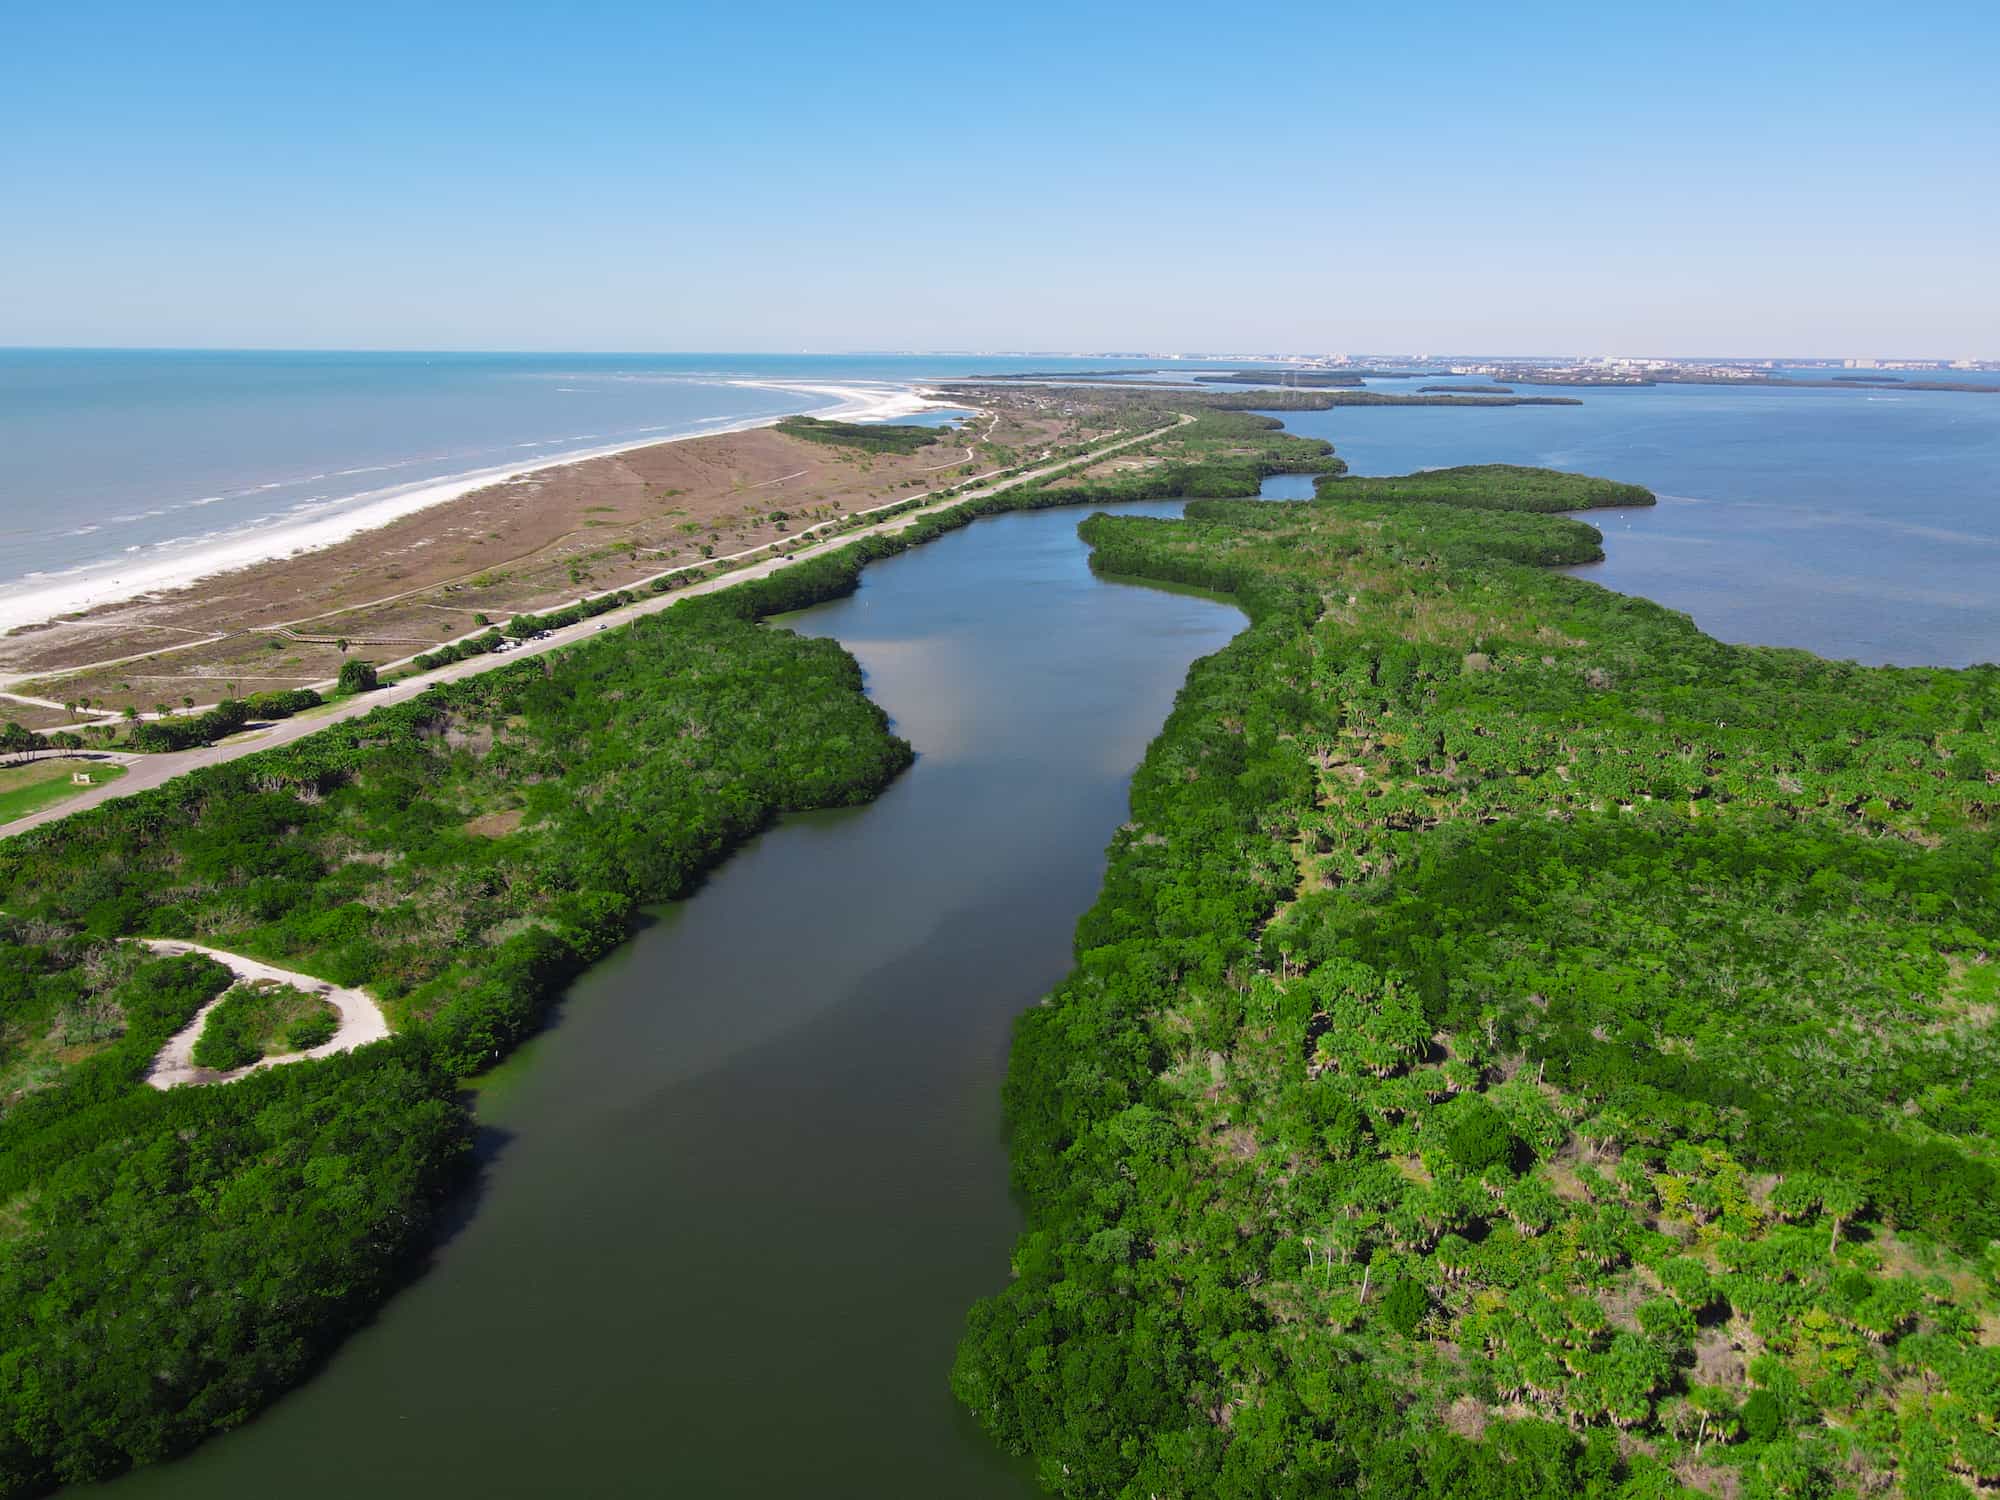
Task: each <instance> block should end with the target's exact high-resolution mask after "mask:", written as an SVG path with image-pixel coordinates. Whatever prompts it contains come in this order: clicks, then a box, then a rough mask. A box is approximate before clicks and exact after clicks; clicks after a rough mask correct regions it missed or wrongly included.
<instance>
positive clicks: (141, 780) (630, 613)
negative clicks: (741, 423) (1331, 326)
mask: <svg viewBox="0 0 2000 1500" xmlns="http://www.w3.org/2000/svg"><path fill="white" fill-rule="evenodd" d="M1190 420H1192V419H1191V418H1188V417H1182V418H1181V421H1182V422H1183V423H1185V422H1187V421H1190ZM1163 430H1164V429H1159V428H1155V429H1154V430H1152V431H1150V432H1141V433H1138V434H1136V435H1134V436H1132V437H1129V438H1120V439H1118V440H1117V441H1115V442H1110V443H1106V444H1104V445H1102V446H1101V447H1098V448H1094V449H1092V450H1091V451H1090V452H1088V453H1085V454H1083V455H1081V456H1079V457H1076V458H1066V459H1062V460H1060V461H1059V462H1056V463H1051V464H1044V465H1042V466H1040V467H1039V468H1034V469H1029V470H1026V471H1024V472H1023V473H1020V474H1017V475H1016V476H1015V477H1014V478H1012V479H1008V480H1003V481H1001V482H1000V483H998V484H990V485H985V486H982V487H980V488H978V489H971V490H963V491H959V492H955V493H951V494H950V495H949V496H948V498H944V499H940V500H938V501H936V502H935V503H933V504H930V505H925V506H921V507H919V508H918V509H916V510H913V511H907V512H905V513H904V514H902V515H899V516H895V517H893V518H891V519H889V520H887V521H883V522H880V523H878V524H877V525H874V526H868V527H863V528H861V529H859V530H856V531H849V532H844V533H842V534H841V535H839V536H837V537H834V538H832V539H830V540H828V541H825V542H821V543H819V544H817V545H815V546H811V547H805V548H801V549H800V550H799V551H797V552H795V553H793V554H792V556H791V557H790V558H782V557H773V558H769V559H766V560H765V561H763V562H757V563H751V564H749V565H747V566H745V567H742V568H739V569H737V570H736V571H735V572H733V573H725V574H723V575H722V576H721V577H719V578H710V579H705V580H703V581H702V582H700V583H697V584H691V585H689V586H688V587H686V588H683V589H676V590H674V591H673V592H671V593H666V594H655V595H651V596H649V597H647V598H645V599H641V600H638V601H637V602H635V603H633V604H629V605H626V606H625V607H623V608H621V609H614V610H608V611H606V612H605V613H604V614H601V615H598V616H597V617H596V618H595V619H591V620H583V621H579V622H578V623H577V624H575V625H567V626H564V627H563V628H562V629H560V630H556V631H551V632H550V634H549V636H548V639H546V640H540V641H528V642H526V643H524V644H523V645H522V646H521V647H520V648H519V649H517V650H514V651H509V652H507V653H505V654H504V655H499V656H492V655H488V656H473V657H468V658H467V659H466V660H464V661H458V662H453V663H451V664H450V665H449V666H445V667H439V668H438V669H437V670H436V671H433V672H425V673H422V674H420V675H418V676H415V677H407V678H405V679H403V680H402V681H401V682H398V683H395V684H392V685H391V686H389V687H386V688H383V689H382V690H381V691H379V692H374V693H363V694H360V695H359V696H357V697H353V698H345V699H342V700H340V701H339V702H337V703H335V704H333V705H331V706H330V707H328V708H325V709H314V710H309V711H307V712H306V713H303V714H300V715H299V716H297V717H296V718H291V719H281V720H279V721H278V722H277V723H275V724H271V725H268V726H266V727H265V728H263V729H258V730H253V731H251V732H250V733H248V734H242V735H235V736H232V737H231V738H230V739H228V740H225V741H223V742H222V743H220V744H215V745H206V746H203V747H202V748H200V749H197V750H180V751H175V752H173V753H171V754H162V755H145V756H134V757H132V758H130V759H129V760H128V761H127V762H126V771H125V774H124V775H123V776H121V777H120V778H119V779H118V780H116V781H113V782H108V783H106V784H105V785H103V786H100V787H97V788H94V789H93V790H91V791H88V792H84V793H81V794H80V795H78V796H75V797H70V798H66V799H65V800H63V801H61V802H58V803H56V804H54V805H53V806H50V807H45V808H43V809H42V810H41V811H39V812H32V813H29V814H28V815H27V816H26V817H22V818H16V819H15V820H14V821H13V822H11V823H8V824H5V825H0V838H11V837H13V836H14V835H15V834H21V833H26V832H28V831H29V830H30V829H33V828H39V827H41V826H42V825H43V824H44V823H53V822H56V821H57V820H59V819H62V818H66V817H68V816H69V815H70V814H72V813H78V812H82V811H84V810H85V809H87V808H92V807H95V806H97V805H98V804H99V803H100V802H108V801H110V800H111V799H112V798H114V797H129V796H131V795H132V794H133V793H134V792H144V791H149V790H151V789H152V788H154V787H156V786H159V785H161V784H162V783H164V782H167V781H171V780H172V779H173V778H174V777H176V776H180V775H184V774H186V773H187V772H189V771H192V770H195V769H197V768H199V767H201V766H215V765H221V764H222V763H223V762H224V761H231V760H236V759H238V758H240V757H242V756H245V755H255V754H256V753H257V752H258V751H260V750H270V749H274V748H275V747H277V746H279V745H289V744H291V743H292V742H293V741H294V740H301V739H304V738H305V737H306V736H307V735H309V734H316V733H318V732H319V731H320V730H322V729H325V728H327V727H328V726H329V725H332V724H338V723H341V722H342V721H344V720H347V719H354V718H359V717H360V716H361V715H362V714H365V713H369V712H371V711H372V710H374V709H376V708H379V707H381V706H382V705H383V704H385V703H401V702H403V701H405V700H406V699H410V698H414V697H416V696H417V694H419V693H421V692H423V691H424V690H425V689H426V688H430V687H435V686H436V685H437V684H439V683H441V682H455V681H457V680H458V679H459V678H461V677H471V676H474V675H476V674H477V673H480V672H491V671H494V670H496V669H497V668H500V667H507V666H512V665H513V664H514V663H515V662H517V661H520V660H521V659H522V658H523V657H528V656H540V655H542V654H543V653H545V652H549V651H559V650H561V649H562V648H563V647H564V646H568V645H573V644H574V643H576V642H577V641H580V640H585V639H587V638H588V637H590V636H593V635H595V634H597V632H598V631H600V630H603V629H605V628H607V627H608V626H613V625H622V624H625V623H627V622H629V621H631V620H635V619H637V618H639V617H640V616H641V615H652V614H658V613H659V612H660V611H661V610H663V609H671V608H673V606H674V605H676V604H678V603H679V602H680V601H681V600H683V599H687V598H690V597H692V596H694V595H696V594H712V593H714V592H716V591H717V590H719V589H726V588H734V587H735V586H736V585H737V584H739V583H742V582H744V581H745V580H747V579H752V578H762V577H765V576H767V575H768V574H770V573H773V572H775V571H776V570H777V569H779V568H781V567H785V566H787V565H789V564H790V563H793V562H799V561H803V560H804V559H806V558H809V557H818V556H820V555H821V554H823V553H827V552H833V551H837V550H838V549H839V548H841V547H844V546H846V545H847V544H848V543H849V542H853V541H858V540H859V539H861V538H862V537H867V536H889V535H893V534H895V533H896V532H899V531H906V530H908V529H909V528H910V527H912V526H914V525H916V524H917V523H918V522H919V521H921V520H923V519H924V518H925V517H927V516H932V515H935V514H937V513H938V512H939V511H941V510H949V509H950V508H951V507H952V506H954V505H958V504H960V503H962V502H964V501H967V500H977V499H980V498H982V497H984V496H986V495H997V494H999V493H1000V492H1001V491H1003V490H1010V489H1015V488H1018V487H1019V486H1021V485H1024V484H1032V483H1033V482H1034V481H1036V480H1038V479H1046V478H1048V477H1049V476H1050V475H1052V474H1057V473H1060V472H1062V471H1063V470H1064V469H1069V468H1073V467H1075V466H1077V465H1079V464H1087V463H1094V462H1096V461H1097V460H1099V459H1101V458H1103V457H1104V456H1105V455H1106V454H1109V453H1115V452H1117V451H1118V450H1119V449H1121V448H1129V447H1131V446H1132V445H1133V444H1135V443H1143V442H1146V441H1148V440H1149V439H1152V438H1156V437H1158V436H1160V435H1161V432H1162V431H1163ZM891 503H892V504H893V503H895V502H891Z"/></svg>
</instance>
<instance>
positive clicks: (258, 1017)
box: [194, 980, 340, 1072]
mask: <svg viewBox="0 0 2000 1500" xmlns="http://www.w3.org/2000/svg"><path fill="white" fill-rule="evenodd" d="M339 1029H340V1013H339V1012H338V1011H336V1010H335V1009H334V1008H333V1006H332V1005H331V1004H330V1003H329V1002H328V1001H325V1000H322V999H321V998H320V997H319V996H318V995H309V994H307V993H306V992H305V991H304V990H301V989H298V988H296V987H294V986H292V985H289V984H278V983H275V982H273V981H269V980H266V981H261V982H258V983H254V984H239V985H237V986H236V987H235V988H234V989H232V990H230V991H229V993H228V994H226V995H224V996H223V997H222V1000H221V1002H220V1003H219V1004H218V1005H217V1006H216V1007H215V1009H214V1010H212V1011H210V1012H209V1014H208V1019H207V1020H206V1021H205V1022H203V1023H202V1028H201V1035H200V1036H198V1037H196V1038H195V1043H194V1062H195V1066H196V1067H198V1068H214V1069H216V1070H217V1071H218V1072H227V1071H229V1070H230V1069H232V1068H247V1067H248V1066H250V1064H252V1063H254V1062H260V1061H262V1060H263V1059H264V1058H267V1057H280V1056H283V1055H285V1054H286V1053H290V1052H305V1051H308V1050H310V1049H311V1048H314V1047H317V1046H319V1045H320V1044H321V1043H323V1042H330V1041H332V1040H333V1037H334V1033H335V1032H337V1031H338V1030H339Z"/></svg>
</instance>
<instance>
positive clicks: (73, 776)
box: [69, 771, 95, 786]
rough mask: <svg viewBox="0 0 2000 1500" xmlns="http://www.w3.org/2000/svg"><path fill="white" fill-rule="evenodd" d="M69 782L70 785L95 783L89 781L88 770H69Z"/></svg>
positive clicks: (90, 784)
mask: <svg viewBox="0 0 2000 1500" xmlns="http://www.w3.org/2000/svg"><path fill="white" fill-rule="evenodd" d="M69 784H70V785H71V786H92V785H95V783H94V782H92V781H91V779H90V772H88V771H72V772H70V773H69Z"/></svg>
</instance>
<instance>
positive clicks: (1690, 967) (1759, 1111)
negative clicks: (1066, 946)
mask: <svg viewBox="0 0 2000 1500" xmlns="http://www.w3.org/2000/svg"><path fill="white" fill-rule="evenodd" d="M1319 490H1320V498H1319V499H1316V500H1314V501H1309V502H1302V503H1297V504H1278V503H1264V504H1246V503H1242V502H1237V501H1202V502H1197V503H1194V504H1191V505H1190V506H1189V507H1188V511H1187V518H1186V519H1185V520H1183V521H1161V520H1151V519H1143V518H1136V517H1114V516H1107V515H1099V516H1095V517H1092V518H1091V519H1090V520H1088V521H1086V522H1085V524H1084V534H1085V536H1086V538H1087V539H1088V540H1089V541H1090V543H1091V544H1092V547H1093V549H1094V554H1093V560H1094V564H1095V565H1096V566H1097V567H1099V568H1101V569H1103V570H1105V571H1107V572H1113V573H1117V574H1121V575H1136V576H1142V577H1152V578H1158V579H1162V580H1171V581H1177V582H1184V583H1191V584H1198V585H1201V586H1204V587H1208V588H1213V589H1219V590H1225V591H1228V592H1230V593H1232V594H1234V595H1235V597H1236V599H1237V600H1238V601H1239V603H1241V604H1242V606H1243V607H1244V608H1245V609H1246V611H1247V612H1248V613H1249V614H1250V615H1251V619H1252V624H1251V625H1250V627H1249V628H1248V629H1246V630H1245V631H1244V633H1243V634H1242V635H1240V636H1239V637H1238V638H1237V639H1236V640H1235V641H1234V642H1233V643H1232V644H1231V645H1229V646H1228V647H1226V648H1225V649H1224V650H1222V651H1221V652H1219V653H1217V654H1216V655H1214V656H1212V657H1210V658H1208V659H1206V660H1204V661H1202V662H1200V663H1197V664H1196V666H1195V668H1194V669H1193V671H1192V673H1191V674H1190V677H1189V681H1188V683H1187V686H1186V687H1185V689H1184V690H1183V692H1182V694H1181V696H1180V699H1179V701H1178V703H1177V705H1176V707H1175V710H1174V713H1173V715H1172V717H1171V718H1170V720H1169V721H1168V724H1167V725H1166V728H1165V730H1164V731H1163V733H1162V734H1161V736H1160V738H1159V739H1158V740H1157V741H1156V742H1155V743H1154V745H1153V746H1152V747H1151V749H1150V750H1149V752H1148V754H1147V757H1146V760H1145V763H1144V764H1143V766H1142V767H1141V768H1140V770H1139V772H1138V774H1137V776H1136V778H1135V780H1134V783H1133V788H1132V796H1131V818H1130V821H1129V822H1128V823H1127V824H1126V825H1125V827H1124V828H1123V829H1122V830H1121V831H1120V833H1119V835H1118V837H1117V839H1116V840H1115V841H1114V843H1113V845H1112V848H1111V855H1110V865H1109V869H1108V872H1107V875H1106V879H1105V884H1104V889H1103V892H1102V895H1101V897H1100V899H1099V901H1098V902H1097V904H1096V905H1095V906H1094V907H1093V908H1092V909H1091V911H1090V912H1089V913H1088V914H1087V915H1086V916H1085V917H1084V918H1083V919H1082V921H1081V923H1080V924H1079V927H1078V933H1077V967H1076V969H1075V971H1074V972H1073V973H1072V975H1071V976H1070V977H1069V979H1068V980H1067V981H1065V983H1064V984H1063V985H1062V986H1061V987H1059V988H1058V989H1057V990H1056V991H1055V992H1054V993H1053V994H1052V995H1051V996H1050V997H1049V1000H1048V1002H1047V1003H1046V1004H1044V1005H1041V1006H1038V1007H1036V1008H1034V1009H1033V1010H1031V1011H1030V1012H1028V1013H1027V1014H1026V1015H1025V1016H1024V1017H1023V1018H1022V1020H1021V1021H1020V1023H1019V1025H1018V1028H1017V1032H1016V1037H1015V1043H1014V1050H1013V1055H1012V1062H1011V1067H1010V1075H1009V1079H1008V1083H1007V1090H1006V1099H1007V1111H1008V1119H1009V1122H1010V1129H1011V1132H1012V1142H1013V1158H1014V1171H1015V1178H1016V1183H1017V1186H1018V1188H1019V1190H1020V1192H1021V1194H1022V1196H1023V1200H1024V1203H1025V1205H1026V1208H1027V1219H1028V1223H1027V1228H1026V1230H1025V1232H1024V1233H1023V1235H1022V1236H1021V1239H1020V1241H1019V1243H1018V1245H1017V1247H1016V1250H1015V1254H1014V1260H1013V1270H1014V1278H1013V1280H1012V1281H1011V1283H1010V1284H1009V1285H1008V1286H1007V1288H1006V1289H1005V1290H1004V1291H1002V1292H1000V1293H999V1294H998V1295H996V1296H994V1297H992V1298H991V1299H989V1300H987V1301H985V1302H982V1303H981V1304H979V1305H978V1306H977V1307H976V1308H975V1309H974V1310H973V1312H972V1314H971V1316H970V1320H969V1323H968V1328H967V1333H966V1336H965V1339H964V1342H963V1344H962V1346H961V1348H960V1351H959V1356H958V1360H957V1364H956V1367H955V1370H954V1375H953V1384H954V1388H955V1390H956V1391H957V1393H958V1395H959V1397H960V1399H961V1400H962V1401H963V1402H964V1403H965V1404H966V1405H967V1406H968V1407H969V1408H970V1409H971V1410H972V1411H973V1412H974V1413H975V1414H976V1415H977V1416H978V1417H979V1419H980V1420H981V1421H982V1422H983V1423H984V1424H985V1425H986V1427H987V1428H988V1429H989V1430H990V1431H991V1432H992V1433H993V1434H994V1436H995V1437H996V1438H997V1439H998V1440H999V1441H1000V1442H1002V1443H1003V1444H1004V1445H1005V1446H1006V1447H1008V1448H1009V1449H1010V1450H1012V1451H1014V1452H1016V1453H1020V1454H1024V1455H1027V1456H1029V1457H1031V1458H1032V1459H1033V1461H1034V1462H1035V1464H1036V1467H1037V1472H1038V1473H1039V1475H1040V1477H1041V1480H1042V1482H1043V1483H1044V1484H1045V1485H1046V1486H1047V1487H1048V1488H1049V1489H1050V1490H1052V1491H1055V1492H1058V1493H1061V1494H1066V1495H1077V1496H1085V1495H1104V1496H1110V1495H1121V1496H1122V1495H1157V1496H1210V1495H1223V1496H1243V1497H1251V1496H1287V1495H1297V1496H1305V1495H1323V1494H1330V1493H1361V1494H1367V1495H1379V1496H1412V1497H1414V1496H1445V1495H1474V1494H1478V1495H1512V1496H1542V1495H1546V1496H1559V1495H1574V1494H1598V1495H1626V1496H1665V1495H1675V1494H1684V1493H1702V1492H1705V1493H1709V1494H1727V1495H1742V1496H1746V1497H1757V1496H1778V1495H1786V1496H1797V1495H1818V1494H1829V1493H1833V1492H1836V1491H1839V1492H1856V1493H1873V1492H1879V1491H1883V1490H1895V1491H1900V1492H1901V1493H1904V1494H1908V1495H1912V1496H1946V1495H1965V1494H1967V1493H1969V1492H1974V1491H1978V1492H1982V1493H1983V1492H1990V1490H1991V1489H1992V1488H1993V1487H1994V1486H1995V1485H1996V1484H2000V1428H1997V1427H1996V1413H2000V1336H1997V1335H2000V1173H1996V1169H1995V1145H1996V1134H2000V1067H1996V1064H2000V1032H1996V1015H2000V953H1997V952H1996V949H2000V862H1997V861H1996V858H1995V856H1996V853H2000V850H1996V847H1995V844H1996V835H1995V817H1996V813H2000V785H1996V782H2000V775H1996V769H2000V668H1994V667H1990V666H1988V667H1980V668H1974V669H1970V670H1965V671H1943V670H1910V669H1892V668H1865V667H1860V666H1856V665H1855V664H1853V663H1844V662H1828V661H1822V660H1819V659H1817V658H1814V657H1812V656H1810V655H1807V654H1805V653H1803V652H1798V651H1783V650H1764V649H1757V648H1748V647H1739V646H1730V645H1725V644H1723V643H1721V642H1719V641H1716V640H1713V639H1711V638H1710V637H1708V636H1706V635H1704V634H1702V633H1701V632H1700V631H1699V630H1697V629H1696V628H1695V627H1694V625H1693V624H1692V623H1691V622H1690V621H1689V620H1688V619H1687V618H1686V617H1685V616H1682V615H1679V614H1676V613H1674V612H1672V611H1669V610H1666V609H1662V608H1659V607H1657V606H1655V605H1653V604H1650V603H1647V602H1646V601H1643V600H1639V599H1633V598H1627V597H1623V596H1620V595H1617V594H1612V593H1609V592H1607V591H1605V590H1603V589H1601V588H1599V587H1597V586H1595V585H1592V584H1589V583H1585V582H1582V581H1579V580H1576V579H1572V578H1568V577H1564V576H1560V575H1557V574H1553V573H1551V572H1549V571H1548V569H1549V567H1550V566H1552V565H1558V564H1568V563H1575V562H1581V561H1586V560H1589V559H1591V558H1594V557H1596V556H1598V555H1600V549H1599V542H1600V540H1601V538H1600V536H1599V534H1598V533H1597V532H1596V530H1595V529H1594V528H1592V527H1589V526H1587V525H1585V524H1583V523H1581V522H1579V521H1576V520H1573V519H1569V518H1565V517H1559V516H1553V515H1544V514H1536V513H1535V512H1538V511H1546V510H1557V509H1574V508H1580V507H1583V506H1588V505H1591V504H1618V503H1628V502H1629V501H1630V500H1632V499H1637V498H1642V497H1640V496H1634V495H1631V494H1629V493H1628V492H1626V491H1625V490H1623V489H1622V488H1621V487H1618V486H1615V485H1608V484H1606V483H1605V482H1603V481H1597V480H1590V479H1585V478H1583V477H1581V476H1562V475H1552V474H1549V473H1547V472H1546V471H1534V470H1517V469H1511V468H1505V467H1496V466H1483V467H1481V468H1477V469H1469V470H1457V471H1441V472H1440V473H1438V474H1435V475H1432V474H1424V475H1413V476H1408V477H1406V478H1404V479H1399V480H1354V479H1344V478H1334V479H1328V480H1325V481H1323V482H1322V483H1321V485H1320V487H1319Z"/></svg>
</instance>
